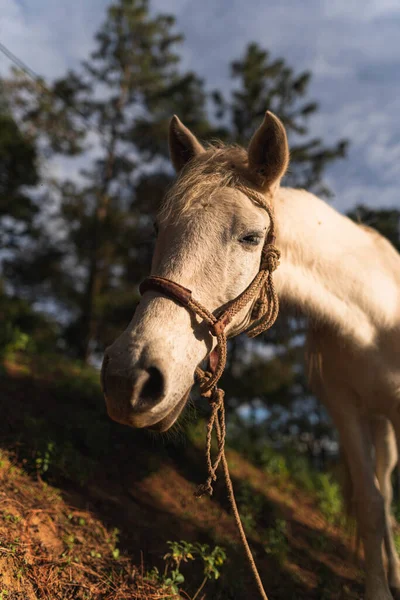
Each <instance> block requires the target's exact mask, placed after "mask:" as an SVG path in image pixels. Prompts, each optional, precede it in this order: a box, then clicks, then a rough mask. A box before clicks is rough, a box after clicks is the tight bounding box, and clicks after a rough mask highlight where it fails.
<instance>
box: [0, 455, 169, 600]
mask: <svg viewBox="0 0 400 600" xmlns="http://www.w3.org/2000/svg"><path fill="white" fill-rule="evenodd" d="M0 465H1V466H0V481H1V492H0V572H1V574H0V597H1V598H4V600H17V599H18V600H39V599H50V598H51V599H52V600H70V599H71V600H72V599H74V600H89V599H90V600H97V599H98V600H100V599H101V600H124V599H128V598H129V600H162V599H166V598H173V597H174V596H173V594H169V593H167V592H166V591H165V590H162V589H160V587H159V586H157V585H156V584H154V583H152V582H150V581H146V578H145V569H144V566H143V565H142V566H141V567H139V568H137V567H135V566H134V565H133V564H132V562H131V561H130V559H129V558H127V557H124V556H120V555H119V550H118V547H117V539H118V536H117V533H116V532H115V531H114V532H113V531H109V530H107V528H106V527H104V525H103V524H102V523H101V522H100V521H99V520H98V519H96V518H95V517H94V516H93V515H92V514H91V513H90V512H88V511H82V510H77V509H74V508H71V507H69V506H67V505H66V504H65V502H64V501H63V500H62V498H61V496H60V494H59V493H58V492H57V490H55V489H54V488H52V487H50V486H48V485H47V484H46V483H44V482H43V481H41V480H40V478H39V479H38V480H37V481H32V479H30V478H29V477H28V476H27V475H26V474H25V473H24V472H23V470H22V469H21V468H20V467H18V466H17V465H15V464H14V463H13V461H12V459H10V455H7V454H5V453H4V452H2V453H1V461H0ZM176 597H178V596H176Z"/></svg>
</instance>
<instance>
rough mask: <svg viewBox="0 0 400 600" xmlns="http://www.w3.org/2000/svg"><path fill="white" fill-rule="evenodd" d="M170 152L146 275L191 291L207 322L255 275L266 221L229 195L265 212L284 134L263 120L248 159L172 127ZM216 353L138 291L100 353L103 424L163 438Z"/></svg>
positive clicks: (281, 165)
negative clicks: (258, 197) (246, 189)
mask: <svg viewBox="0 0 400 600" xmlns="http://www.w3.org/2000/svg"><path fill="white" fill-rule="evenodd" d="M169 145H170V154H171V159H172V162H173V165H174V167H175V169H176V170H177V172H178V174H179V176H178V178H177V181H176V182H175V184H174V185H173V186H172V187H171V189H170V190H169V192H168V195H167V197H166V199H165V202H164V204H163V206H162V208H161V211H160V213H159V215H158V217H157V223H156V228H157V230H158V236H157V242H156V247H155V251H154V256H153V263H152V269H151V272H152V275H156V276H161V277H164V278H168V279H170V280H172V281H174V282H176V283H179V284H181V285H182V286H184V287H186V288H189V289H190V290H192V293H193V296H194V297H195V298H196V300H198V301H199V302H201V304H202V305H203V306H205V307H207V308H208V310H209V311H211V312H213V311H216V310H217V309H219V308H221V307H222V306H224V305H226V304H227V303H229V302H230V301H232V300H233V299H234V298H236V297H237V296H238V295H239V294H240V293H241V292H242V291H243V290H244V289H245V288H246V287H247V286H248V285H249V284H250V282H251V281H252V279H253V278H254V277H255V275H256V274H257V272H258V270H259V268H260V259H261V251H262V248H263V243H264V240H265V236H266V233H267V231H268V228H269V225H270V220H269V216H268V212H267V211H266V210H264V209H263V208H262V207H260V206H259V205H257V204H256V203H254V202H252V201H251V200H250V198H249V197H248V196H246V194H245V193H243V192H242V191H239V190H238V189H235V185H236V186H238V185H239V184H243V182H245V183H246V185H247V186H250V187H253V188H254V189H256V190H258V191H260V192H262V193H263V194H264V196H265V199H266V202H268V203H269V204H270V205H272V203H273V196H274V194H275V192H276V189H277V188H278V186H279V182H280V179H281V178H282V176H283V175H284V173H285V171H286V168H287V165H288V160H289V152H288V145H287V139H286V134H285V130H284V127H283V125H282V123H281V122H280V121H279V120H278V119H277V118H276V117H275V116H274V115H272V114H271V113H267V114H266V116H265V119H264V121H263V123H262V125H261V126H260V128H259V129H258V130H257V131H256V133H255V134H254V136H253V138H252V140H251V142H250V145H249V148H248V150H247V152H246V151H245V150H244V149H242V148H239V147H232V146H211V147H209V148H208V149H204V148H203V146H202V145H201V144H200V142H199V141H198V140H197V139H196V138H195V136H194V135H193V134H192V133H191V132H190V131H189V130H188V129H187V128H186V127H184V125H183V124H182V123H181V122H180V121H179V119H178V118H177V117H173V119H172V121H171V125H170V132H169ZM241 189H243V188H241ZM250 314H251V303H250V306H245V307H244V308H243V309H242V310H241V311H239V312H238V314H237V315H236V317H235V318H234V319H233V320H232V321H231V323H230V324H229V325H228V327H227V333H228V334H229V335H233V334H235V333H238V332H240V331H242V330H244V329H246V327H247V326H248V325H249V322H250ZM214 345H215V338H214V337H213V336H212V335H211V334H210V331H209V329H208V327H207V326H206V324H205V323H204V322H202V321H201V319H199V318H197V317H196V316H195V315H194V314H192V313H191V312H189V311H188V310H186V309H185V308H183V307H182V306H181V305H180V304H179V303H177V302H175V301H173V300H171V299H170V298H166V297H165V296H164V295H163V294H159V293H157V292H155V291H154V290H149V291H146V292H145V293H144V295H143V297H142V299H141V301H140V304H139V305H138V307H137V309H136V311H135V314H134V316H133V319H132V321H131V323H130V324H129V326H128V328H127V329H126V330H125V331H124V332H123V333H122V334H121V336H120V337H119V338H118V339H117V340H116V341H115V342H114V344H112V346H110V347H109V348H108V349H107V350H106V353H105V357H104V361H103V367H102V382H103V390H104V394H105V398H106V403H107V408H108V412H109V415H110V416H111V417H112V418H113V419H115V420H116V421H119V422H121V423H125V424H128V425H131V426H133V427H151V428H153V429H157V430H159V431H165V430H166V429H168V428H169V427H170V426H171V425H172V424H173V423H174V422H175V420H176V419H177V418H178V416H179V414H180V413H181V411H182V409H183V407H184V406H185V404H186V400H187V398H188V395H189V392H190V389H191V387H192V385H193V382H194V372H195V369H196V367H197V366H198V365H199V363H200V362H201V361H202V360H203V359H205V358H206V357H207V355H208V354H209V353H210V351H211V350H212V348H213V346H214Z"/></svg>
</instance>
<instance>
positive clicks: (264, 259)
mask: <svg viewBox="0 0 400 600" xmlns="http://www.w3.org/2000/svg"><path fill="white" fill-rule="evenodd" d="M280 257H281V253H280V252H279V250H278V248H277V247H276V246H274V245H273V244H267V245H266V246H265V247H264V248H263V251H262V254H261V270H262V271H268V272H269V273H272V272H273V271H275V270H276V269H277V268H278V266H279V259H280Z"/></svg>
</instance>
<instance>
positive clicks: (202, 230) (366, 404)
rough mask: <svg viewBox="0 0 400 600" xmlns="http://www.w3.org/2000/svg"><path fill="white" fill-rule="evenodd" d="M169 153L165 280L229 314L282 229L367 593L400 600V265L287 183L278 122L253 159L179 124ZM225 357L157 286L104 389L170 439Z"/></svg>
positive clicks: (116, 406) (114, 354)
mask: <svg viewBox="0 0 400 600" xmlns="http://www.w3.org/2000/svg"><path fill="white" fill-rule="evenodd" d="M169 149H170V157H171V161H172V164H173V166H174V167H175V170H176V172H177V178H176V181H175V182H174V183H173V185H172V186H171V187H170V189H169V191H168V193H167V195H166V198H165V199H164V202H163V205H162V207H161V209H160V211H159V214H158V216H157V221H156V226H157V230H158V233H157V241H156V245H155V250H154V255H153V260H152V267H151V274H152V275H153V276H158V277H162V278H166V279H168V280H172V281H173V282H176V283H177V284H180V286H184V287H185V288H189V289H190V290H192V291H193V294H194V295H195V296H196V299H197V300H198V301H199V302H201V303H202V305H203V306H205V307H207V308H208V310H209V311H210V312H211V313H215V314H218V311H220V310H221V307H225V306H229V303H230V302H232V300H234V299H235V298H237V296H239V295H240V294H241V293H242V292H243V290H245V289H246V288H247V287H248V286H249V285H250V283H251V282H252V281H253V279H254V278H255V276H256V274H257V273H258V271H259V269H260V260H261V254H262V250H263V245H264V241H265V239H266V235H267V233H268V231H269V230H270V227H271V225H272V222H271V219H272V218H273V219H274V222H275V226H276V242H275V243H276V246H277V247H278V248H279V250H280V252H281V260H280V266H279V268H278V269H277V271H276V272H275V273H274V284H275V289H276V293H277V295H278V297H279V299H280V300H281V301H282V302H284V303H285V304H286V305H287V306H289V307H291V308H293V309H294V310H296V311H298V312H299V313H300V314H301V315H304V317H306V318H307V319H308V323H309V334H308V341H307V349H306V358H307V362H308V366H309V372H310V385H311V388H312V390H313V391H314V392H315V393H316V395H318V397H319V398H320V400H321V401H322V402H323V403H324V404H325V405H326V407H327V409H328V411H329V413H330V415H331V416H332V419H333V421H334V423H335V425H336V427H337V430H338V432H339V437H340V443H341V447H342V449H343V452H344V456H345V459H346V462H347V464H348V468H349V474H350V479H351V484H352V503H353V506H354V511H355V516H356V521H357V526H358V530H359V535H360V538H361V541H362V544H363V548H364V556H365V594H366V595H365V597H366V599H367V600H393V598H394V599H395V600H399V599H400V570H399V560H398V557H397V554H396V549H395V544H394V539H393V532H392V523H391V513H390V506H391V500H392V488H391V483H390V475H391V472H392V470H393V468H394V466H395V464H396V462H397V448H398V443H399V437H400V255H399V254H398V253H397V252H396V250H395V249H394V247H393V246H392V245H391V244H390V243H389V242H388V241H387V240H386V239H385V238H383V237H382V236H381V235H379V234H378V233H377V232H375V231H374V230H371V229H369V228H367V227H364V226H360V225H358V224H356V223H355V222H353V221H351V220H350V219H349V218H347V217H346V216H344V215H343V214H340V213H339V212H338V211H336V210H334V208H333V207H331V206H330V205H328V204H327V203H326V202H324V201H323V200H321V199H319V198H317V197H316V196H315V195H313V194H311V193H309V192H307V191H304V190H299V189H289V188H285V187H283V186H281V180H282V178H283V176H284V174H285V172H286V170H287V168H288V165H289V146H288V141H287V135H286V132H285V128H284V126H283V124H282V122H281V121H280V120H279V119H278V118H277V117H276V116H275V115H273V114H272V113H270V112H267V113H266V115H265V118H264V120H263V122H262V124H261V125H260V126H259V128H258V129H257V130H256V132H255V133H254V135H253V137H252V139H251V141H250V143H249V146H248V149H247V150H245V149H244V148H242V147H239V146H235V145H224V144H209V145H206V146H205V145H203V144H202V143H201V142H200V141H199V140H198V139H197V138H196V137H195V135H194V134H193V133H192V132H191V131H190V130H189V129H188V128H186V127H185V126H184V125H183V123H181V121H180V120H179V119H178V117H176V116H174V117H173V118H172V120H171V122H170V128H169ZM244 186H247V189H250V190H254V191H255V192H256V193H257V194H259V195H260V194H261V195H262V198H263V200H264V202H265V205H266V206H267V207H268V208H269V210H265V207H263V206H262V205H261V204H260V203H257V202H254V200H253V196H254V194H246V193H245V189H246V188H245V187H244ZM255 301H256V300H255V299H252V301H251V302H250V304H249V305H247V306H244V307H243V308H242V309H241V310H239V311H238V312H237V314H236V315H235V316H234V318H233V319H232V320H231V322H230V323H228V324H227V325H226V333H227V335H228V336H234V335H237V334H239V333H240V332H243V331H246V329H247V328H248V327H249V325H250V324H251V319H252V316H251V315H252V308H253V305H254V302H255ZM215 347H216V338H215V336H213V335H211V334H210V328H209V327H208V325H207V324H206V323H205V322H204V320H202V319H201V318H199V317H198V316H197V315H195V314H193V313H192V312H191V311H189V310H186V309H185V308H183V307H182V305H181V303H180V302H177V301H175V300H174V299H171V298H169V297H166V295H165V294H164V293H162V290H161V291H156V290H155V289H147V290H145V292H144V293H143V295H142V298H141V301H140V303H139V304H138V306H137V308H136V310H135V313H134V316H133V319H132V321H131V322H130V324H129V325H128V327H127V328H126V330H125V331H124V332H123V333H122V334H121V335H120V336H119V337H118V339H117V340H116V341H115V342H114V343H113V344H112V345H111V346H110V347H109V348H107V349H106V351H105V355H104V360H103V365H102V372H101V379H102V386H103V391H104V396H105V401H106V404H107V410H108V413H109V415H110V417H111V418H112V419H114V420H116V421H118V422H120V423H124V424H128V425H130V426H132V427H142V428H149V429H153V430H156V431H166V430H167V429H169V428H170V427H171V426H172V425H173V423H174V422H175V421H176V420H177V418H178V417H179V415H180V413H181V412H182V410H183V408H184V406H185V405H186V402H187V399H188V397H189V393H190V390H191V388H192V386H193V384H194V373H195V371H196V368H197V367H198V365H199V364H200V363H202V361H203V360H204V359H206V358H207V357H208V356H210V353H212V351H213V350H214V349H215ZM385 554H386V558H387V561H385V560H384V559H385ZM385 562H387V569H386V565H385Z"/></svg>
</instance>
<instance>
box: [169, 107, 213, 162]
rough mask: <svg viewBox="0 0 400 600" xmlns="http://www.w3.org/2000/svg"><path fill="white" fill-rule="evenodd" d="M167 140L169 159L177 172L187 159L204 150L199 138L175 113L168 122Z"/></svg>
mask: <svg viewBox="0 0 400 600" xmlns="http://www.w3.org/2000/svg"><path fill="white" fill-rule="evenodd" d="M168 142H169V154H170V156H171V161H172V164H173V165H174V167H175V170H176V172H177V173H179V171H180V170H181V169H182V168H183V167H184V166H185V165H186V163H187V162H189V160H191V159H192V158H194V157H195V156H197V155H198V154H201V153H202V152H204V151H205V150H204V148H203V146H202V145H201V144H200V142H199V140H198V139H197V138H196V137H195V136H194V135H193V133H192V132H191V131H189V129H188V128H187V127H185V126H184V124H183V123H181V121H180V120H179V119H178V117H177V116H176V115H174V116H173V117H172V119H171V122H170V124H169V136H168Z"/></svg>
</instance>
